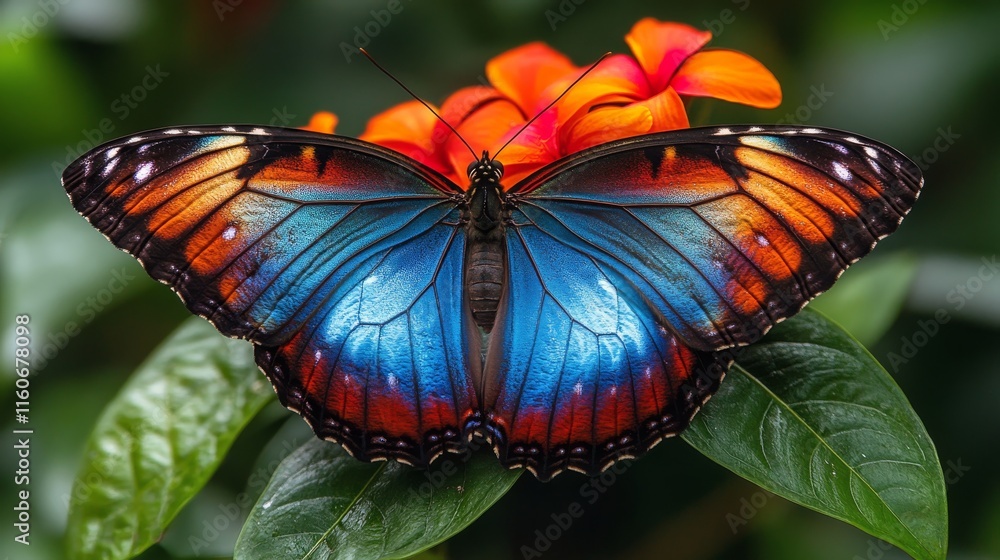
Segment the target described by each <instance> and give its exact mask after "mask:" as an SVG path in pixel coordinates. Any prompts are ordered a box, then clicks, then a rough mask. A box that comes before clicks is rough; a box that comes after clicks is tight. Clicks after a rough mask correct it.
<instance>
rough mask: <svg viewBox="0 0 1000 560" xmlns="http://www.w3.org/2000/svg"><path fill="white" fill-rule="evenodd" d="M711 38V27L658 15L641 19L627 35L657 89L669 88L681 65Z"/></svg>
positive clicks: (650, 80)
mask: <svg viewBox="0 0 1000 560" xmlns="http://www.w3.org/2000/svg"><path fill="white" fill-rule="evenodd" d="M711 39H712V33H711V32H710V31H699V30H697V29H695V28H694V27H691V26H690V25H686V24H683V23H674V22H669V21H659V20H656V19H654V18H644V19H642V20H639V22H637V23H636V24H635V25H634V26H632V30H631V31H630V32H629V33H628V35H625V42H626V43H628V46H629V48H631V49H632V53H633V54H634V55H635V58H636V59H637V60H638V61H639V64H641V65H642V68H643V70H645V72H646V76H647V79H648V80H649V83H650V85H651V86H652V87H653V89H655V90H656V91H662V90H663V89H665V88H666V87H667V85H669V84H670V80H671V78H673V75H674V73H675V72H676V71H677V68H679V67H680V66H681V64H682V63H683V62H684V61H685V60H686V59H687V58H688V57H689V56H691V55H692V54H694V53H695V52H697V51H698V50H699V49H701V48H702V47H704V46H705V45H706V44H707V43H708V42H709V41H710V40H711Z"/></svg>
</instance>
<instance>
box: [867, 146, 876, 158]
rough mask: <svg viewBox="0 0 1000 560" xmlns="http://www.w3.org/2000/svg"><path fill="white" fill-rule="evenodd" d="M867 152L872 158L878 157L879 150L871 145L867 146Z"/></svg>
mask: <svg viewBox="0 0 1000 560" xmlns="http://www.w3.org/2000/svg"><path fill="white" fill-rule="evenodd" d="M865 153H866V154H868V157H870V158H873V159H878V150H876V149H875V148H872V147H871V146H865Z"/></svg>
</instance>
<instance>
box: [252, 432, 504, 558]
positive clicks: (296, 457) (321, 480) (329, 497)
mask: <svg viewBox="0 0 1000 560" xmlns="http://www.w3.org/2000/svg"><path fill="white" fill-rule="evenodd" d="M521 473H522V471H521V470H507V469H504V468H503V467H501V466H500V464H499V463H498V462H497V459H496V457H495V456H494V455H493V454H492V453H490V452H488V451H487V450H486V449H482V450H480V451H478V452H475V453H471V452H470V453H468V454H465V455H455V454H449V455H445V456H444V457H442V458H441V459H439V460H438V461H435V463H434V464H433V465H432V467H431V468H430V469H427V470H422V469H415V468H413V467H408V466H406V465H401V464H399V463H396V462H388V463H385V462H383V463H362V462H361V461H358V460H357V459H354V458H353V457H351V456H350V455H348V454H347V453H346V452H345V451H344V450H343V449H342V448H341V447H340V446H339V445H334V444H332V443H329V442H325V441H320V440H314V441H311V442H309V443H307V444H305V445H303V446H302V447H300V448H299V449H298V450H296V451H295V452H294V453H292V455H290V456H289V457H288V458H286V459H285V460H284V461H283V462H282V463H281V465H280V466H279V467H278V470H277V471H275V473H274V476H273V477H272V478H271V481H270V482H269V483H268V485H267V488H266V489H265V490H264V493H263V495H261V497H260V500H258V502H257V504H256V505H255V506H254V508H253V510H252V511H251V512H250V517H249V519H247V522H246V525H244V526H243V532H242V533H241V534H240V538H239V540H238V541H237V543H236V555H235V557H236V558H239V559H240V560H256V559H263V560H272V559H274V558H301V559H306V558H308V559H310V560H319V559H331V558H351V559H354V560H363V559H368V558H405V557H407V556H410V555H413V554H415V553H417V552H420V551H423V550H426V549H427V548H430V547H432V546H434V545H435V544H438V543H440V542H442V541H444V540H445V539H447V538H448V537H450V536H452V535H454V534H455V533H458V532H459V531H461V530H462V529H463V528H465V527H466V526H468V525H469V524H470V523H472V522H473V521H474V520H475V519H476V518H477V517H479V516H480V515H481V514H482V513H483V512H484V511H486V510H487V509H489V508H490V506H492V505H493V504H494V503H495V502H496V501H497V500H499V499H500V497H501V496H503V495H504V494H505V493H507V491H508V490H509V489H510V488H511V486H513V485H514V482H515V481H516V480H517V479H518V477H519V476H520V475H521Z"/></svg>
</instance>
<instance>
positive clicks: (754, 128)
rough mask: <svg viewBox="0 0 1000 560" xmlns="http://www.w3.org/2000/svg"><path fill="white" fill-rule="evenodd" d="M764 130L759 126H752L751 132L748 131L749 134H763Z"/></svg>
mask: <svg viewBox="0 0 1000 560" xmlns="http://www.w3.org/2000/svg"><path fill="white" fill-rule="evenodd" d="M763 130H764V129H763V128H761V127H759V126H751V127H750V130H748V131H747V132H763Z"/></svg>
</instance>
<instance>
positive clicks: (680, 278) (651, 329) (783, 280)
mask: <svg viewBox="0 0 1000 560" xmlns="http://www.w3.org/2000/svg"><path fill="white" fill-rule="evenodd" d="M921 184H922V178H921V176H920V172H919V169H917V167H916V166H915V165H914V164H913V163H912V162H910V161H909V160H908V159H907V158H906V157H905V156H903V155H902V154H900V153H899V152H897V151H896V150H894V149H892V148H890V147H888V146H885V145H883V144H880V143H878V142H875V141H872V140H868V139H864V138H861V137H858V136H854V135H850V134H847V133H842V132H838V131H831V130H820V129H812V128H800V127H754V128H753V129H750V130H745V131H742V132H733V131H731V130H728V129H689V130H684V131H678V132H670V133H662V134H654V135H647V136H641V137H636V138H630V139H626V140H622V141H618V142H614V143H609V144H604V145H601V146H598V147H595V148H592V149H590V150H587V151H584V152H581V153H579V154H575V155H573V156H570V157H568V158H565V159H564V160H561V161H559V162H556V163H554V164H552V165H550V166H548V167H547V168H545V169H543V170H540V171H539V172H537V173H536V174H534V175H533V176H531V177H528V178H527V179H525V180H524V181H522V182H521V183H519V184H518V185H515V186H514V187H513V188H512V189H510V190H509V191H508V193H509V195H510V200H511V201H512V203H513V204H514V206H516V209H515V210H514V211H513V212H512V218H511V224H510V225H509V227H508V231H507V251H508V259H509V272H508V288H507V290H508V291H507V294H506V295H505V297H504V298H503V300H502V301H501V309H500V311H499V314H498V319H497V323H496V326H495V329H494V333H493V335H492V336H493V338H492V339H491V340H490V348H489V356H488V360H487V362H486V368H485V371H484V376H485V386H486V392H485V396H484V399H483V403H484V407H485V411H486V416H487V419H488V426H487V429H488V430H489V432H490V436H491V437H492V439H493V441H494V445H495V447H496V449H497V453H498V454H499V455H500V457H501V460H503V461H504V462H505V463H506V464H508V465H524V466H527V467H528V468H530V469H532V470H533V471H535V472H536V473H538V474H539V476H541V477H543V478H547V477H548V476H551V475H552V474H555V473H557V472H559V470H561V469H563V468H573V469H577V470H581V471H584V472H589V473H594V472H598V471H599V470H601V469H602V468H605V467H607V466H608V465H609V464H611V463H612V462H613V461H614V460H616V459H617V458H620V457H624V456H634V455H636V454H638V453H641V452H643V451H645V450H646V449H648V448H649V447H650V446H652V445H653V444H655V443H656V442H657V441H659V440H660V439H661V438H662V437H665V436H668V435H672V434H675V433H677V432H678V431H680V430H681V429H683V428H684V427H685V426H686V425H687V424H688V422H689V421H690V419H691V417H692V416H693V414H694V413H695V412H696V411H697V410H698V407H699V406H700V405H701V404H702V402H703V401H704V400H705V399H707V398H708V397H709V396H710V395H711V394H712V392H714V390H715V388H716V387H717V386H718V381H719V379H720V377H721V375H720V367H721V369H722V371H724V369H725V367H728V363H729V361H730V360H729V359H728V358H727V356H731V355H732V353H731V352H729V351H725V352H720V351H723V350H724V349H727V348H731V347H733V346H739V345H744V344H749V343H751V342H754V341H756V340H757V339H759V338H760V337H761V336H762V335H763V333H764V332H766V331H767V330H768V329H769V328H770V327H771V326H772V325H774V324H775V323H776V322H777V321H780V320H782V319H784V318H786V317H788V316H790V315H792V314H794V313H795V312H796V311H798V310H799V309H800V308H801V307H802V306H803V305H804V304H805V303H806V302H807V301H808V300H809V299H811V298H812V297H814V296H816V295H817V294H819V293H820V292H822V291H824V290H825V289H827V288H829V287H830V285H832V284H833V282H834V281H835V280H836V278H837V277H838V276H839V275H840V273H841V272H843V270H844V269H845V268H846V267H847V266H848V265H849V264H850V263H852V262H854V261H856V260H857V259H858V258H860V257H861V256H863V255H864V254H866V253H868V252H869V251H870V250H871V249H872V247H873V246H874V245H875V242H876V241H877V240H878V239H880V238H882V237H884V236H885V235H888V234H889V233H891V232H892V231H894V230H895V229H896V227H897V226H898V225H899V223H900V221H901V220H902V218H903V216H904V215H905V214H906V213H907V211H908V210H909V208H910V207H911V206H912V204H913V202H914V201H915V200H916V198H917V194H918V192H919V189H920V186H921Z"/></svg>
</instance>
